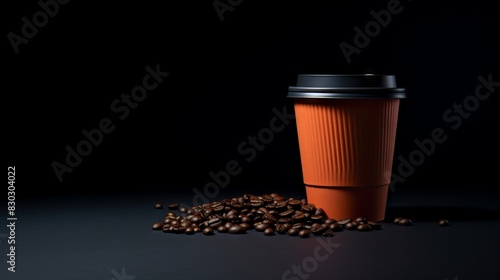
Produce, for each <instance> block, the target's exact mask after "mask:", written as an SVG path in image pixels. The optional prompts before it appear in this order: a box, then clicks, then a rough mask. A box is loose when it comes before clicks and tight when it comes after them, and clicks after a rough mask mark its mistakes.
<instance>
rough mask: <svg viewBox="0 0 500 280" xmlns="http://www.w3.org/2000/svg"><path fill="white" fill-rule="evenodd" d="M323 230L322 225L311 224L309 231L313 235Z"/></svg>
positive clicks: (319, 233)
mask: <svg viewBox="0 0 500 280" xmlns="http://www.w3.org/2000/svg"><path fill="white" fill-rule="evenodd" d="M325 230H326V228H325V227H324V226H323V225H317V226H311V232H312V233H313V234H314V235H321V234H322V233H323V232H325Z"/></svg>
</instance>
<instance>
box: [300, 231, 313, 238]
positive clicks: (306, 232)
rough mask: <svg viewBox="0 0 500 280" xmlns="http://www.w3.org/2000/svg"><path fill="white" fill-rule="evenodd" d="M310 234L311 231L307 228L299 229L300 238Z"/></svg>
mask: <svg viewBox="0 0 500 280" xmlns="http://www.w3.org/2000/svg"><path fill="white" fill-rule="evenodd" d="M310 235H311V232H309V230H307V229H303V230H301V231H299V237H301V238H308V237H309V236H310Z"/></svg>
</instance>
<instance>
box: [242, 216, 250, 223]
mask: <svg viewBox="0 0 500 280" xmlns="http://www.w3.org/2000/svg"><path fill="white" fill-rule="evenodd" d="M240 220H241V222H242V223H250V222H251V221H252V218H250V217H248V216H243V217H241V219H240Z"/></svg>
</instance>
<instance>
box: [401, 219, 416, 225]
mask: <svg viewBox="0 0 500 280" xmlns="http://www.w3.org/2000/svg"><path fill="white" fill-rule="evenodd" d="M412 224H413V222H412V221H411V220H410V219H408V218H403V219H401V220H399V222H398V225H402V226H411V225H412Z"/></svg>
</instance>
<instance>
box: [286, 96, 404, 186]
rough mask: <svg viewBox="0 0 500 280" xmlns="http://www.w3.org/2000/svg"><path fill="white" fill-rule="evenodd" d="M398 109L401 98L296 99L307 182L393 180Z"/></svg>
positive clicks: (343, 183)
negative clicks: (391, 176) (391, 174)
mask: <svg viewBox="0 0 500 280" xmlns="http://www.w3.org/2000/svg"><path fill="white" fill-rule="evenodd" d="M398 109H399V99H314V100H311V99H301V100H296V101H295V117H296V121H297V132H298V138H299V147H300V157H301V163H302V172H303V177H304V183H305V184H306V185H309V186H325V187H328V186H346V187H347V186H357V187H371V186H381V185H386V184H389V183H390V175H388V174H390V171H391V170H392V162H393V156H394V143H395V138H396V126H397V116H398Z"/></svg>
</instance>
